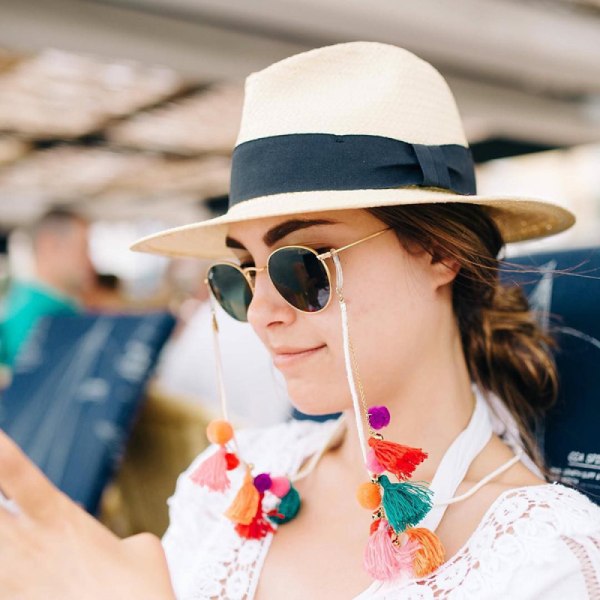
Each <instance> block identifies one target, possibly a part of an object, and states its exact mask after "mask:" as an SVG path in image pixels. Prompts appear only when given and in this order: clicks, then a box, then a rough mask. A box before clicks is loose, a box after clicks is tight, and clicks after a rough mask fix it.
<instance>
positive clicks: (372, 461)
mask: <svg viewBox="0 0 600 600" xmlns="http://www.w3.org/2000/svg"><path fill="white" fill-rule="evenodd" d="M367 469H368V470H369V471H370V472H371V473H375V474H376V475H381V474H382V473H384V472H385V468H384V467H383V466H382V465H381V463H380V462H379V461H378V460H377V457H376V456H375V452H374V451H373V450H369V451H368V452H367Z"/></svg>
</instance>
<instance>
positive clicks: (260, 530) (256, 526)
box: [235, 494, 275, 540]
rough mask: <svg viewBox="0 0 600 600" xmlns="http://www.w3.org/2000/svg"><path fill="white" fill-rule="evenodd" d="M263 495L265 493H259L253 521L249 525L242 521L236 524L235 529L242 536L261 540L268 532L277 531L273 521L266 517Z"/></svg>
mask: <svg viewBox="0 0 600 600" xmlns="http://www.w3.org/2000/svg"><path fill="white" fill-rule="evenodd" d="M263 496H264V494H260V495H259V500H258V510H257V511H256V514H255V515H254V518H253V519H252V521H250V523H249V524H248V525H244V524H242V523H237V524H236V526H235V530H236V531H237V533H238V534H239V535H240V536H241V537H243V538H246V539H249V540H260V539H262V538H264V537H265V536H266V535H267V534H268V533H273V532H274V531H275V529H274V528H273V526H272V525H271V523H270V522H269V521H267V519H265V518H264V514H263V508H262V499H263Z"/></svg>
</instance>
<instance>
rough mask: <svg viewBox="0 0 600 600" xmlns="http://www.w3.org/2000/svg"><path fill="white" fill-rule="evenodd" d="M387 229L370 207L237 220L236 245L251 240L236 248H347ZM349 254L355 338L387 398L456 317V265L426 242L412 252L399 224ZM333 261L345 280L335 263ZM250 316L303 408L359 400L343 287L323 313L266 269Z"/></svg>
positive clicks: (262, 251) (345, 261)
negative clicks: (348, 367)
mask: <svg viewBox="0 0 600 600" xmlns="http://www.w3.org/2000/svg"><path fill="white" fill-rule="evenodd" d="M384 228H385V224H384V223H382V222H381V221H380V220H379V219H377V218H375V217H374V216H373V215H371V214H370V213H368V212H366V211H364V210H345V211H332V212H321V213H310V214H308V215H301V216H292V217H289V216H288V217H273V218H266V219H260V220H255V221H249V222H245V223H239V224H235V225H232V226H231V228H230V230H229V245H230V246H232V247H235V246H240V247H242V249H236V250H235V251H236V253H237V254H239V258H240V260H241V261H242V262H243V263H248V262H249V263H251V264H253V265H254V266H257V267H262V266H264V265H265V264H266V262H267V258H268V256H269V254H270V253H271V252H273V250H275V249H277V248H280V247H282V246H287V245H302V246H308V247H310V248H315V249H323V248H327V249H329V248H340V247H342V246H345V245H346V244H350V243H352V242H355V241H357V240H359V239H361V238H363V237H366V236H368V235H369V234H371V233H374V232H376V231H379V230H381V229H384ZM339 258H340V262H341V263H342V267H343V272H344V285H343V295H344V298H345V300H346V304H347V307H348V322H349V331H350V339H351V341H352V345H353V346H354V349H355V353H356V358H357V360H358V366H359V372H360V376H361V379H362V382H363V386H364V388H365V391H366V394H367V398H368V399H369V402H370V404H383V403H385V402H386V398H387V399H389V398H392V397H394V396H395V395H397V394H400V393H401V392H402V388H403V386H404V385H406V384H407V383H408V382H409V379H410V378H411V377H413V376H414V375H415V374H416V373H417V372H418V371H419V369H423V368H424V365H425V364H426V363H427V362H428V360H427V357H428V356H429V355H430V353H431V352H435V349H436V339H437V337H436V336H437V335H440V334H442V333H443V330H444V327H445V326H446V321H447V320H448V319H451V318H452V311H451V290H450V286H449V285H446V284H448V283H449V282H450V281H451V280H452V279H453V277H454V272H453V271H452V270H451V269H450V268H448V267H447V266H445V265H443V264H441V263H436V264H432V263H431V257H430V255H429V254H428V253H427V252H425V251H424V250H422V249H420V248H410V252H409V251H407V250H406V249H405V248H404V247H403V246H402V245H401V243H400V241H399V240H398V238H397V237H396V235H395V233H394V232H393V231H391V230H390V231H388V232H386V233H384V234H383V235H380V236H378V237H375V238H373V239H371V240H368V241H365V242H364V243H362V244H359V245H357V246H355V247H353V248H349V249H348V250H345V251H344V252H342V253H340V254H339ZM327 263H328V266H329V271H330V273H331V277H332V279H333V280H335V267H334V265H333V262H332V261H331V260H328V261H327ZM333 283H334V282H333V281H332V284H333ZM333 287H334V286H333ZM332 293H333V294H335V292H334V291H333V289H332ZM248 320H249V322H250V323H251V325H252V327H253V328H254V329H255V331H256V333H257V334H258V336H259V337H260V339H261V340H262V342H263V343H264V345H265V346H266V347H267V349H268V350H269V352H270V353H271V356H272V357H273V362H274V364H275V366H276V367H277V368H278V369H279V370H280V371H281V373H282V374H283V376H284V377H285V380H286V383H287V387H288V393H289V395H290V397H291V399H292V402H293V403H294V405H295V406H296V407H297V408H298V409H299V410H301V411H303V412H305V413H308V414H327V413H332V412H338V411H341V410H345V409H348V408H350V407H351V406H352V400H351V397H350V392H349V387H348V384H347V378H346V372H345V367H344V351H343V346H342V326H341V319H340V309H339V305H338V301H337V297H336V296H335V295H334V296H333V297H332V300H331V302H330V304H329V306H328V307H327V308H326V309H324V310H322V311H320V312H317V313H303V312H299V311H297V310H296V309H294V308H292V307H291V306H290V305H289V304H287V302H286V301H285V300H284V299H283V298H282V297H281V296H280V294H279V293H278V292H277V290H276V289H275V288H274V287H273V284H272V283H271V281H270V279H269V277H268V274H267V272H266V271H262V272H260V273H258V274H257V277H256V282H255V291H254V297H253V299H252V302H251V304H250V308H249V310H248Z"/></svg>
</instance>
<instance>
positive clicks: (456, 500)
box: [0, 42, 600, 600]
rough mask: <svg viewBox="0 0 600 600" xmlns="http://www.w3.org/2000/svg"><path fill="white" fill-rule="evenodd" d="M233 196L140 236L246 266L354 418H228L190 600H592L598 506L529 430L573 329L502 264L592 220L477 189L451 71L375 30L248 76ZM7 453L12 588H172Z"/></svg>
mask: <svg viewBox="0 0 600 600" xmlns="http://www.w3.org/2000/svg"><path fill="white" fill-rule="evenodd" d="M231 203H232V204H231V207H230V210H229V211H228V213H227V215H225V216H224V217H221V218H219V219H214V220H212V221H209V222H204V223H200V224H193V225H190V226H187V227H184V228H178V229H175V230H170V231H168V232H164V233H161V234H157V235H155V236H151V237H150V238H146V239H145V240H142V241H140V242H139V243H138V244H137V245H136V249H138V250H146V251H151V252H159V253H163V254H170V255H189V256H205V257H207V256H213V257H215V258H216V257H219V258H220V257H223V256H227V255H230V256H231V255H232V254H233V255H235V256H236V257H237V259H239V262H240V263H241V268H239V267H237V266H232V265H231V264H228V263H220V264H218V265H217V266H215V267H213V268H212V269H211V270H210V271H209V282H210V285H211V288H212V292H213V295H214V297H215V299H216V300H217V301H218V302H219V303H220V304H221V306H222V307H223V308H224V309H225V310H226V311H227V312H229V313H230V315H231V316H233V317H234V318H237V319H238V320H246V319H247V320H248V321H250V323H251V324H252V326H253V327H254V329H255V330H256V332H257V333H258V335H259V336H260V338H261V340H262V341H263V343H264V344H265V346H266V347H267V348H268V349H269V351H270V352H271V355H272V356H273V361H274V364H275V366H276V367H277V368H278V369H279V370H281V372H282V373H283V375H284V376H285V379H286V383H287V386H288V391H289V394H290V397H291V398H292V400H293V402H294V404H295V405H296V406H297V408H298V409H300V410H301V411H303V412H306V413H311V414H315V415H319V414H328V413H336V412H342V413H343V416H342V417H341V418H340V419H333V420H331V421H328V422H325V423H316V422H290V423H285V424H282V425H279V426H276V427H272V428H267V429H264V430H252V431H245V432H239V433H238V434H237V435H235V436H233V434H232V432H231V431H230V429H228V425H227V423H226V422H222V421H219V422H217V423H216V424H213V425H214V426H213V427H212V429H211V431H210V434H211V436H212V439H213V440H214V442H215V444H214V445H213V446H211V448H209V449H208V450H207V451H206V452H205V453H203V455H202V456H200V457H199V458H198V459H197V460H196V461H194V464H193V465H191V467H190V468H189V469H188V471H187V472H186V473H184V474H183V475H182V476H181V477H180V479H179V481H178V484H177V490H176V492H175V495H174V496H173V498H172V499H171V501H170V507H171V526H170V528H169V530H168V532H167V534H166V535H165V538H164V540H163V544H164V548H165V551H166V557H167V561H168V566H169V571H170V575H171V580H172V585H173V589H174V593H175V595H176V597H177V598H227V599H230V600H233V599H235V598H247V599H250V598H260V599H262V598H286V599H287V598H357V599H358V598H360V599H361V600H366V599H374V598H445V597H465V598H478V599H479V598H504V597H519V598H541V597H543V598H559V597H560V598H563V597H577V598H580V597H581V598H584V597H587V596H590V597H593V594H595V593H597V587H594V586H597V581H598V578H599V577H600V509H598V508H597V507H595V506H594V505H593V504H592V503H591V502H590V501H589V500H587V499H586V498H585V497H584V496H583V495H581V494H579V493H578V492H576V491H573V490H569V489H567V488H565V487H563V486H561V485H550V484H547V483H546V482H545V479H544V478H543V475H542V470H541V469H540V468H539V467H542V466H543V465H542V464H541V462H540V458H539V456H538V453H537V451H536V449H535V444H534V442H533V438H532V436H531V433H530V430H529V427H528V425H529V423H530V422H531V419H532V418H535V417H536V416H538V415H539V414H540V413H541V412H542V411H543V409H544V408H546V406H547V405H548V404H549V403H551V401H552V399H553V398H554V397H555V395H556V373H555V367H554V365H553V363H552V360H551V357H550V354H549V349H548V346H549V344H551V340H550V339H549V338H548V337H546V336H545V335H544V334H543V333H542V332H541V331H540V330H539V329H538V327H537V326H536V325H535V321H534V319H533V317H532V315H531V314H530V313H529V312H528V311H527V304H526V301H525V300H524V299H523V296H522V295H521V293H520V292H519V291H518V290H514V289H506V288H503V287H501V286H500V285H499V283H498V280H497V270H496V269H497V257H498V254H499V252H500V251H501V249H502V246H503V243H504V242H508V241H515V240H519V239H527V238H531V237H541V236H543V235H550V234H551V233H555V232H558V231H561V230H564V229H566V228H567V227H569V226H570V225H571V224H572V223H573V221H574V219H573V217H572V215H571V214H570V213H568V212H567V211H565V210H564V209H561V208H559V207H557V206H555V205H552V204H549V203H544V202H538V201H532V200H525V199H517V198H484V197H481V196H477V195H475V189H474V176H473V165H472V162H471V161H470V155H469V154H468V149H467V143H466V140H465V138H464V134H463V132H462V127H461V124H460V119H459V117H458V113H457V111H456V107H455V105H454V101H453V99H452V96H451V94H450V92H449V90H448V88H447V86H446V84H445V82H444V81H443V79H442V78H441V76H440V75H439V74H438V73H437V72H436V71H435V70H434V69H433V68H432V67H431V66H430V65H428V64H427V63H424V62H423V61H421V60H419V59H418V58H417V57H415V56H414V55H412V54H410V53H408V52H406V51H404V50H401V49H399V48H395V47H392V46H387V45H383V44H376V43H367V42H357V43H351V44H340V45H336V46H331V47H328V48H322V49H318V50H314V51H311V52H307V53H304V54H300V55H298V56H295V57H291V58H289V59H286V60H284V61H282V62H280V63H277V64H275V65H273V66H271V67H269V68H268V69H266V70H264V71H262V72H260V73H258V74H255V75H253V76H251V77H250V78H249V79H248V81H247V86H246V100H245V105H244V113H243V119H242V127H241V131H240V136H239V138H238V144H237V147H236V151H235V153H234V162H233V169H232V185H231ZM267 265H268V269H266V268H264V267H266V266H267ZM220 318H221V317H220ZM222 318H226V317H225V316H223V317H222ZM224 350H225V354H224V356H225V360H226V349H224ZM249 397H251V390H249ZM224 411H225V412H226V406H224ZM224 416H226V414H225V415H224ZM390 416H391V420H390ZM386 443H387V444H388V445H386ZM0 451H1V452H2V453H3V454H4V457H5V458H4V459H3V460H2V466H0V482H1V484H2V487H3V489H4V490H5V492H6V493H7V495H8V496H10V497H11V498H12V499H13V500H14V501H15V502H16V504H17V505H18V506H19V509H20V511H21V512H20V515H19V516H9V515H8V513H7V512H6V511H3V514H1V515H0V528H1V531H2V534H1V535H2V539H3V540H4V542H3V544H2V545H0V547H2V550H1V552H2V553H3V554H2V560H3V564H4V565H8V566H7V567H5V568H4V569H3V572H2V581H0V583H1V584H2V585H0V589H1V590H2V591H0V598H4V597H14V596H15V595H18V594H17V593H16V592H18V593H21V596H22V597H27V598H41V597H42V596H43V594H46V595H45V596H43V597H48V596H51V597H60V598H75V597H77V598H80V597H81V589H82V586H84V585H85V589H86V591H87V592H88V595H87V596H86V597H90V598H96V597H98V598H100V597H102V598H106V597H120V596H123V597H139V598H170V597H173V591H171V590H170V589H169V577H168V576H167V570H166V567H165V560H164V556H163V555H162V553H161V552H160V549H159V548H158V547H157V545H156V542H155V541H153V540H152V539H145V538H134V539H133V540H126V541H124V542H118V541H117V540H115V539H114V538H112V537H111V536H110V534H108V533H106V532H105V531H103V530H102V529H100V528H99V527H98V526H96V525H95V524H93V522H92V521H91V519H89V518H87V517H86V516H84V515H83V514H82V513H80V512H79V511H77V509H75V508H74V507H73V506H72V505H71V504H70V503H69V502H68V501H66V500H65V499H64V498H62V497H60V495H58V494H57V493H56V492H55V491H54V490H53V489H52V488H51V487H50V486H49V485H48V484H47V483H46V482H45V480H43V478H41V477H40V476H39V475H38V474H36V473H35V471H34V470H33V469H31V467H30V466H29V465H28V464H27V463H26V461H25V459H23V458H22V457H21V456H20V455H19V453H18V452H17V451H16V450H15V449H14V448H12V447H11V446H10V444H9V443H8V442H7V441H6V440H2V446H1V447H0ZM225 465H226V467H227V473H226V474H225V472H224V471H225ZM225 475H226V477H225ZM286 478H288V479H289V480H291V485H290V481H288V480H287V479H286ZM424 482H429V483H428V484H426V483H424ZM198 484H200V485H198ZM276 488H277V489H276ZM357 488H358V490H359V493H358V496H359V501H360V503H361V504H362V506H360V505H359V504H358V503H357V501H356V500H357V499H356V497H355V495H356V494H355V490H356V489H357ZM299 498H301V499H302V500H301V502H302V504H301V508H300V509H299V510H298V505H299V501H298V499H299ZM250 506H251V507H252V510H253V511H255V512H254V513H250V512H248V510H247V509H248V507H250ZM363 507H364V508H363ZM365 508H366V509H367V510H365ZM223 513H225V515H226V516H223ZM370 514H372V515H373V520H371V519H370V518H369V515H370ZM232 521H233V523H232ZM286 521H289V522H286ZM274 530H276V534H274ZM434 532H435V533H434ZM249 538H253V539H249ZM6 540H9V542H11V543H6ZM63 540H64V541H63ZM60 544H62V545H60ZM365 546H366V549H365ZM59 548H60V550H59V551H58V552H57V550H58V549H59ZM27 559H29V560H27ZM32 559H33V561H35V564H36V570H35V573H33V574H32V570H31V568H30V567H31V563H32ZM65 560H66V564H65ZM91 564H93V568H92V567H90V565H91ZM23 581H27V584H26V586H25V584H23ZM7 586H11V587H10V588H7ZM5 589H12V591H13V596H7V595H3V594H5V592H4V590H5ZM25 589H26V590H27V593H22V591H23V590H25ZM29 590H31V591H29ZM48 590H52V592H51V593H49V592H48Z"/></svg>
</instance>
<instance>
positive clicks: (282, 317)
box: [248, 270, 296, 329]
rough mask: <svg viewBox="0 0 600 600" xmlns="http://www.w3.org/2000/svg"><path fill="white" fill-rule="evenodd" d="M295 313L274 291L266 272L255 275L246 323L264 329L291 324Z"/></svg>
mask: <svg viewBox="0 0 600 600" xmlns="http://www.w3.org/2000/svg"><path fill="white" fill-rule="evenodd" d="M295 318H296V311H295V310H294V309H293V308H292V307H291V306H290V305H289V304H288V303H287V302H286V301H285V300H284V299H283V297H282V296H281V294H280V293H279V292H278V291H277V290H276V289H275V286H274V285H273V282H272V281H271V279H270V278H269V274H268V272H267V271H266V270H264V271H260V272H258V273H256V276H255V278H254V294H253V295H252V301H251V302H250V306H249V307H248V321H249V322H250V324H251V325H252V327H254V328H255V329H256V328H266V327H268V326H269V325H271V324H272V323H291V322H292V321H293V320H294V319H295Z"/></svg>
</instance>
